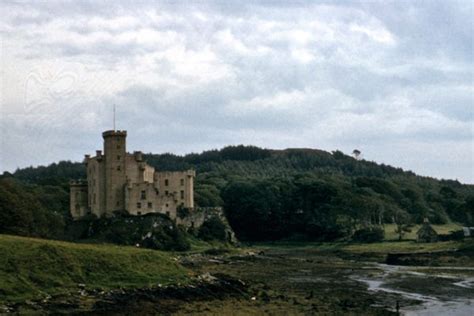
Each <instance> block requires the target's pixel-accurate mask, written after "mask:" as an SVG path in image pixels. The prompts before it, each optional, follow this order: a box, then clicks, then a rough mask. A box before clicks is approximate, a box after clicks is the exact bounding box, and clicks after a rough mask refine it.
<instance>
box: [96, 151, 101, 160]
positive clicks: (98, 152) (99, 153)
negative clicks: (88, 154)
mask: <svg viewBox="0 0 474 316" xmlns="http://www.w3.org/2000/svg"><path fill="white" fill-rule="evenodd" d="M95 154H96V156H97V158H100V157H102V150H96V151H95Z"/></svg>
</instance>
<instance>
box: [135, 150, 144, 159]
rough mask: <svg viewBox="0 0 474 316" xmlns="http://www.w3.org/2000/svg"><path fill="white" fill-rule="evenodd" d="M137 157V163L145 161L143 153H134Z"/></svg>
mask: <svg viewBox="0 0 474 316" xmlns="http://www.w3.org/2000/svg"><path fill="white" fill-rule="evenodd" d="M133 154H134V155H135V160H136V161H142V160H143V157H142V152H141V151H136V152H134V153H133Z"/></svg>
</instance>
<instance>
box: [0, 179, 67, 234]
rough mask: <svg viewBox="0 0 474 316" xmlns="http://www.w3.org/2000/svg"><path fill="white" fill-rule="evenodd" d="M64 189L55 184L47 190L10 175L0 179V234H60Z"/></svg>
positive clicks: (62, 221)
mask: <svg viewBox="0 0 474 316" xmlns="http://www.w3.org/2000/svg"><path fill="white" fill-rule="evenodd" d="M48 187H49V186H48ZM45 192H47V193H45ZM63 193H64V192H62V191H61V190H60V189H58V188H55V189H51V190H48V188H44V187H38V186H27V185H24V184H21V183H19V182H18V181H16V180H15V179H13V178H2V179H0V234H13V235H22V236H33V237H44V238H61V237H62V234H63V229H64V214H63V213H62V206H61V201H62V200H64V198H65V197H64V195H63ZM66 197H67V195H66Z"/></svg>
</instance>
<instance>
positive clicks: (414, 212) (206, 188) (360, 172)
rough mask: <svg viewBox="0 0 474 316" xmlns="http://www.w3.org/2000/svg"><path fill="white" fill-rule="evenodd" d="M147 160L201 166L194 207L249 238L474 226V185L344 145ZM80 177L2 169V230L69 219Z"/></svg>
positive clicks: (72, 168)
mask: <svg viewBox="0 0 474 316" xmlns="http://www.w3.org/2000/svg"><path fill="white" fill-rule="evenodd" d="M144 157H145V159H146V161H147V162H148V163H149V164H151V165H152V166H154V167H155V168H157V169H158V170H186V169H191V168H192V169H195V170H196V171H197V179H196V185H195V202H196V204H197V205H198V206H220V205H223V206H224V207H225V210H226V212H227V215H228V217H229V221H230V223H231V225H232V226H233V227H234V229H235V230H236V232H237V234H238V237H240V238H244V239H248V240H271V239H279V238H310V239H331V238H337V237H341V236H347V235H348V234H351V233H352V232H354V231H355V230H356V229H357V228H360V227H370V226H373V225H381V224H384V223H396V224H397V225H398V226H399V228H400V231H402V230H403V228H404V227H405V226H406V225H407V223H420V222H421V221H422V220H423V218H425V217H428V218H429V219H430V221H431V222H432V223H440V224H441V223H446V222H448V221H457V222H460V223H464V224H466V225H474V186H472V185H463V184H461V183H459V182H458V181H453V180H437V179H433V178H428V177H420V176H416V175H415V174H414V173H412V172H410V171H404V170H402V169H400V168H394V167H391V166H387V165H383V164H376V163H374V162H370V161H365V160H357V159H354V158H352V157H350V156H348V155H345V154H344V153H342V152H340V151H335V152H332V153H329V152H325V151H321V150H313V149H287V150H270V149H262V148H258V147H254V146H242V145H239V146H229V147H225V148H223V149H221V150H210V151H205V152H203V153H201V154H188V155H185V156H177V155H173V154H161V155H154V154H147V155H144ZM84 177H85V167H84V165H82V164H81V163H73V162H59V163H54V164H52V165H50V166H47V167H36V168H33V167H30V168H25V169H20V170H17V171H16V172H15V173H14V174H13V175H10V174H7V173H6V174H4V175H3V176H2V182H1V186H2V191H0V197H1V200H0V212H1V214H0V216H1V218H2V222H1V223H2V224H1V226H0V233H1V232H12V228H11V227H14V225H13V224H12V223H13V222H14V219H15V218H20V217H19V216H20V215H21V216H26V217H29V218H34V216H38V215H37V214H48V216H53V217H52V219H54V220H56V219H57V218H60V220H61V223H62V222H64V221H65V220H66V221H67V216H66V215H65V214H67V212H68V204H69V200H68V182H69V180H70V179H79V178H84ZM13 188H14V189H13ZM15 192H16V193H15ZM23 195H24V196H25V197H26V198H24V199H21V198H20V197H22V196H23ZM24 201H28V202H27V203H26V205H25V204H24ZM22 203H23V204H22ZM33 209H40V211H39V212H33ZM17 212H18V214H20V215H15V214H14V213H17ZM33 213H35V214H36V215H35V214H33ZM15 216H16V217H15ZM45 216H46V215H45ZM3 219H8V220H7V222H8V223H10V224H9V225H10V226H9V227H10V228H8V229H7V228H6V227H7V226H8V225H7V226H6V225H5V224H3ZM19 221H20V222H22V223H25V224H21V225H20V224H18V225H17V227H18V232H19V233H21V234H36V235H45V234H47V233H45V232H44V231H43V232H41V233H40V232H39V231H37V232H33V231H32V228H31V227H32V226H30V228H26V227H27V226H28V225H30V224H26V223H28V220H19ZM36 221H37V222H38V223H40V222H41V219H40V218H38V219H36ZM48 221H49V219H48ZM61 223H58V224H57V225H58V227H60V226H61V225H62V224H61ZM22 225H25V226H24V227H23V226H22ZM55 225H56V224H55ZM33 226H35V227H36V226H37V227H41V225H39V226H38V225H33ZM298 236H299V237H298Z"/></svg>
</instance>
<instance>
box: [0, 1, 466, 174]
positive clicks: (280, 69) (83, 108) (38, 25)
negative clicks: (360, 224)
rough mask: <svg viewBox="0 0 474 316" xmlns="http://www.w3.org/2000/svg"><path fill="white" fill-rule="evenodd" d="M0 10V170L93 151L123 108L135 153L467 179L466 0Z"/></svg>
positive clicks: (9, 6)
mask: <svg viewBox="0 0 474 316" xmlns="http://www.w3.org/2000/svg"><path fill="white" fill-rule="evenodd" d="M1 6H2V12H6V14H5V16H4V18H3V19H2V21H0V36H2V45H3V49H2V61H3V64H2V73H3V78H4V79H3V88H2V91H1V94H0V97H1V109H0V111H1V112H0V113H1V117H0V127H1V129H2V131H3V133H2V138H1V147H2V154H1V155H0V167H1V168H0V169H2V170H12V169H14V168H16V167H18V166H27V165H30V164H39V163H41V164H46V163H50V162H52V161H56V160H59V159H73V160H79V159H80V158H81V157H82V154H83V153H86V152H93V150H94V149H95V147H100V132H101V131H102V130H104V129H107V128H110V127H111V126H112V124H111V108H112V104H116V105H117V106H118V117H119V122H118V126H119V127H120V128H124V129H125V128H126V129H128V130H129V135H130V141H129V143H130V144H133V146H134V149H143V150H144V151H153V152H163V151H173V152H177V153H186V152H190V151H201V150H205V149H210V148H216V147H220V146H224V145H227V144H238V143H247V144H250V143H251V144H255V145H260V146H265V147H276V148H285V147H315V148H322V149H326V150H335V149H337V148H340V149H343V150H346V151H347V152H350V151H352V149H353V148H356V147H357V148H359V149H361V150H362V151H363V152H364V155H365V157H366V158H367V159H376V160H377V161H379V162H385V163H390V164H393V165H396V166H401V167H404V168H408V169H414V171H415V172H417V171H418V172H422V173H423V174H426V175H431V176H438V177H445V178H459V179H461V180H463V181H466V182H474V178H472V174H474V170H473V165H472V161H473V158H474V157H473V152H472V148H473V146H474V144H473V132H474V131H473V126H474V113H473V111H474V110H473V104H474V99H473V98H474V96H473V95H474V94H473V81H472V78H473V75H474V74H473V67H472V53H473V48H472V42H473V39H472V23H471V22H470V21H471V20H472V4H469V3H468V2H463V1H460V2H450V3H446V2H429V3H416V2H415V3H407V2H390V3H373V2H366V1H353V2H350V3H347V2H345V1H344V2H332V1H331V2H329V1H328V2H324V1H321V2H317V3H312V2H295V3H291V4H290V3H280V2H275V3H273V2H272V3H268V2H255V3H251V4H241V3H237V2H232V1H230V2H225V3H223V2H212V1H211V2H208V3H205V4H203V5H199V6H197V5H192V4H186V5H185V4H180V3H152V2H150V3H147V2H145V3H138V4H137V3H135V2H128V1H124V2H119V3H116V4H114V5H110V4H107V5H106V4H101V3H95V2H83V1H81V2H70V3H68V4H67V5H66V4H58V3H44V2H41V3H28V2H22V3H8V2H5V3H2V4H1ZM439 7H442V10H440V9H439ZM18 144H21V145H18ZM440 146H443V148H446V150H443V151H437V149H436V148H440ZM420 148H423V149H424V150H425V152H426V153H427V155H428V156H429V157H427V156H425V155H424V154H423V151H422V150H420ZM450 148H452V150H450ZM32 149H33V150H34V152H35V153H37V152H44V154H42V155H37V154H32V151H31V150H32ZM45 149H47V150H45ZM395 150H396V151H397V152H394V151H395ZM434 153H436V154H434ZM453 153H456V154H455V157H454V158H453ZM420 161H424V164H423V165H420V163H419V162H420ZM440 161H444V163H441V162H440ZM450 162H453V163H450ZM454 162H455V166H454V165H453V164H454Z"/></svg>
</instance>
